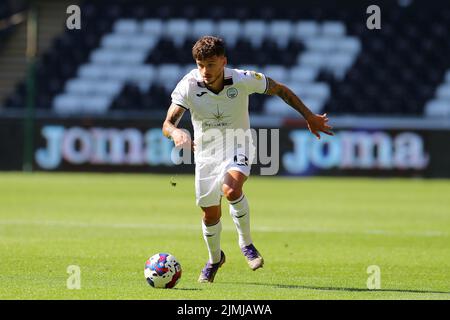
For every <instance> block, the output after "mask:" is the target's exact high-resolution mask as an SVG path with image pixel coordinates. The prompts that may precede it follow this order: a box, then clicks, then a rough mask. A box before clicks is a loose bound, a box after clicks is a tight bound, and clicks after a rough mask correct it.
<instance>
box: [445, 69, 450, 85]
mask: <svg viewBox="0 0 450 320" xmlns="http://www.w3.org/2000/svg"><path fill="white" fill-rule="evenodd" d="M445 81H446V82H449V83H450V70H447V72H446V73H445Z"/></svg>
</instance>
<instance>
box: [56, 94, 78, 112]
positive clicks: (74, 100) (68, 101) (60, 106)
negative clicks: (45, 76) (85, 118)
mask: <svg viewBox="0 0 450 320" xmlns="http://www.w3.org/2000/svg"><path fill="white" fill-rule="evenodd" d="M52 105H53V109H54V110H55V111H56V112H57V113H61V114H70V113H76V112H79V111H80V109H81V100H80V98H79V96H75V95H71V94H66V93H63V94H60V95H57V96H55V98H54V99H53V104H52Z"/></svg>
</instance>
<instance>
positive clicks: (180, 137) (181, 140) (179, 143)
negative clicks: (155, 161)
mask: <svg viewBox="0 0 450 320" xmlns="http://www.w3.org/2000/svg"><path fill="white" fill-rule="evenodd" d="M171 136H172V139H173V142H174V143H175V147H177V148H183V147H184V146H189V147H190V148H192V150H195V144H194V142H193V141H192V140H191V138H190V136H189V134H187V133H186V132H185V131H184V130H181V129H175V130H174V131H173V132H172V135H171Z"/></svg>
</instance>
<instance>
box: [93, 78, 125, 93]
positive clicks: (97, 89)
mask: <svg viewBox="0 0 450 320" xmlns="http://www.w3.org/2000/svg"><path fill="white" fill-rule="evenodd" d="M123 84H124V83H123V81H120V80H117V79H109V80H104V81H100V82H97V83H95V85H94V84H93V85H92V87H93V89H92V90H93V92H94V94H96V95H98V96H106V97H113V96H116V95H118V94H119V93H120V91H121V90H122V87H123Z"/></svg>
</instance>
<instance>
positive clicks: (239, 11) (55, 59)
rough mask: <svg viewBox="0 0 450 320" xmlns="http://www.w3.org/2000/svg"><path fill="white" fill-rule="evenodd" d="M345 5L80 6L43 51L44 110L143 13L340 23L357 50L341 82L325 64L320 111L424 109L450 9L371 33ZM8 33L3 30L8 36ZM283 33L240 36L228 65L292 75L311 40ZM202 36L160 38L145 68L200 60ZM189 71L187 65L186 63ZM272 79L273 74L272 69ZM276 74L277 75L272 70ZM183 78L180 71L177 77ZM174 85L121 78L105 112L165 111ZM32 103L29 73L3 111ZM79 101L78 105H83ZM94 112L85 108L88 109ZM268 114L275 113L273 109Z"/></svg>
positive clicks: (389, 15)
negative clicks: (76, 24) (195, 49)
mask: <svg viewBox="0 0 450 320" xmlns="http://www.w3.org/2000/svg"><path fill="white" fill-rule="evenodd" d="M345 3H347V5H348V6H347V7H345V5H344V6H342V5H341V6H340V7H339V8H336V7H334V6H333V5H325V4H324V5H322V6H315V7H314V8H311V7H308V6H307V5H306V4H307V3H304V4H302V5H296V6H292V7H288V8H289V9H288V10H287V9H286V6H283V5H276V6H274V5H268V4H264V2H263V5H259V4H258V5H255V2H248V3H247V4H246V5H244V4H242V3H240V2H230V5H212V6H209V5H204V6H201V5H200V6H199V5H196V6H194V5H192V4H190V3H189V2H184V3H183V4H182V5H180V4H177V3H176V2H174V1H169V2H167V1H165V2H161V1H157V2H154V3H153V2H152V5H148V4H147V2H145V1H127V2H126V5H124V2H121V1H113V2H112V1H94V2H92V1H84V2H83V3H82V6H81V12H82V21H83V28H82V29H81V30H67V29H66V31H65V32H64V33H63V34H61V35H60V36H59V37H57V38H56V39H55V40H54V41H53V44H52V46H51V48H50V49H49V50H48V51H46V52H41V53H40V58H39V61H38V64H37V70H36V72H37V78H38V79H39V81H38V82H37V95H36V97H35V104H36V107H37V108H38V109H48V110H51V109H52V105H54V99H55V97H56V96H58V95H59V94H61V93H63V92H64V90H65V85H66V83H67V81H68V80H70V79H71V78H75V77H76V76H77V73H78V72H79V71H80V67H81V66H82V65H83V64H86V63H89V60H90V57H91V54H92V52H93V51H94V50H95V49H96V48H98V47H99V46H101V43H102V38H103V37H104V36H105V35H106V34H108V33H111V32H112V31H113V28H114V23H115V22H117V21H118V20H119V19H125V20H127V19H128V20H129V19H131V20H132V21H137V22H138V23H139V22H142V21H144V20H146V19H151V20H160V21H166V20H167V19H169V18H170V19H181V20H183V21H185V22H188V23H190V22H193V21H196V20H202V19H207V20H208V21H212V22H213V23H218V22H219V21H223V20H228V21H229V20H233V21H239V22H241V23H244V22H246V21H250V20H257V21H262V22H264V23H265V24H266V25H268V24H270V23H271V22H272V21H276V20H281V21H288V22H291V23H296V22H297V21H299V20H307V21H316V22H318V23H320V22H325V21H341V22H342V23H343V24H344V26H345V30H346V33H347V35H348V36H350V37H352V36H353V37H357V38H358V39H359V41H360V45H361V51H360V53H359V54H357V55H356V58H355V61H354V62H353V63H352V65H351V66H350V67H349V69H348V70H347V71H346V73H345V75H344V76H343V77H340V78H336V77H335V76H334V75H333V74H332V73H330V72H328V71H327V70H323V69H321V70H320V72H319V73H318V75H317V77H316V78H315V79H314V80H315V81H318V82H323V83H327V84H328V86H329V91H330V95H329V97H328V98H326V99H325V101H324V103H323V106H322V107H321V108H320V109H321V110H326V111H328V112H332V113H333V114H356V115H358V114H362V115H372V114H384V115H417V116H420V115H422V114H424V107H425V104H426V103H427V101H430V100H432V99H433V97H434V95H435V88H436V87H437V86H438V85H439V84H440V83H442V82H443V81H444V78H445V73H446V71H447V69H449V68H450V60H449V59H448V57H449V56H450V42H449V41H446V37H447V30H450V12H449V10H448V9H445V10H442V9H441V8H439V7H436V8H432V7H431V8H430V7H427V8H426V9H424V10H416V8H415V7H416V6H418V4H416V3H413V4H412V5H410V6H400V5H398V4H395V3H393V4H391V5H389V10H385V11H384V12H383V15H382V23H383V24H382V29H381V30H368V29H367V27H366V25H365V22H366V21H365V19H364V18H365V17H364V16H363V15H362V14H361V12H360V11H361V8H364V6H363V5H362V3H361V4H358V5H355V2H351V1H347V2H344V4H345ZM7 12H8V8H7V7H5V5H2V6H0V16H5V15H7ZM8 32H10V31H9V30H6V31H4V32H2V33H1V36H2V37H5V36H7V34H8ZM276 37H277V35H275V36H273V35H271V34H269V33H266V34H264V35H263V38H262V41H261V42H260V43H258V44H254V43H253V44H252V43H251V42H250V41H249V39H248V38H247V37H245V35H244V34H243V33H242V34H240V35H238V36H237V39H236V42H235V43H228V50H227V55H228V58H229V63H230V64H231V65H232V66H242V65H251V66H254V67H256V69H257V70H258V71H262V72H264V70H263V69H264V67H265V66H267V65H277V66H281V67H284V68H285V70H286V72H287V71H288V70H289V69H291V68H293V67H294V66H295V64H296V63H297V62H296V61H297V60H296V59H297V56H298V55H299V54H301V53H304V52H305V50H306V48H305V43H304V42H303V41H302V40H301V39H296V38H295V37H290V38H289V39H288V42H287V45H286V46H283V47H281V48H280V47H279V46H278V45H277V43H276V41H275V40H276ZM195 39H196V37H193V36H192V34H189V32H188V34H187V35H186V37H185V38H184V39H182V42H181V43H175V42H174V38H171V37H167V36H164V35H161V37H158V38H157V42H156V44H155V45H154V47H153V49H152V50H150V51H149V52H148V53H147V54H146V57H145V64H146V65H151V66H153V67H155V68H158V66H160V65H162V64H170V65H179V66H182V67H183V68H184V67H189V66H194V65H193V61H192V57H191V48H192V45H193V43H194V42H195ZM183 70H184V71H185V70H188V69H186V68H185V69H183ZM269 76H270V74H269ZM274 78H275V79H276V77H275V76H274ZM179 79H180V76H179V77H178V80H179ZM173 84H176V82H175V83H172V82H171V83H170V85H167V86H165V85H163V84H161V83H160V82H158V81H153V82H152V83H151V84H150V85H148V86H144V87H139V85H138V83H135V82H132V81H125V82H124V84H123V85H121V86H120V88H119V89H118V90H117V92H116V93H115V94H114V95H113V99H112V100H110V101H109V102H107V107H106V109H107V110H119V111H120V110H121V111H129V110H133V111H136V110H137V111H147V112H151V111H161V110H165V109H166V108H167V106H168V104H169V103H170V92H171V90H172V88H173V86H171V85H173ZM25 99H26V86H25V79H24V80H23V81H22V82H20V83H18V84H17V85H16V89H15V91H14V92H13V93H11V94H10V95H9V96H8V97H7V98H6V100H5V101H4V105H5V107H6V108H7V109H11V108H23V107H24V105H25ZM267 99H270V98H269V97H267V96H261V95H253V96H252V97H251V103H250V110H251V111H252V112H255V113H259V114H264V113H265V112H266V109H265V108H264V103H265V101H266V100H267ZM80 103H81V102H80ZM87 113H89V111H87ZM269 113H270V112H269Z"/></svg>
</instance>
